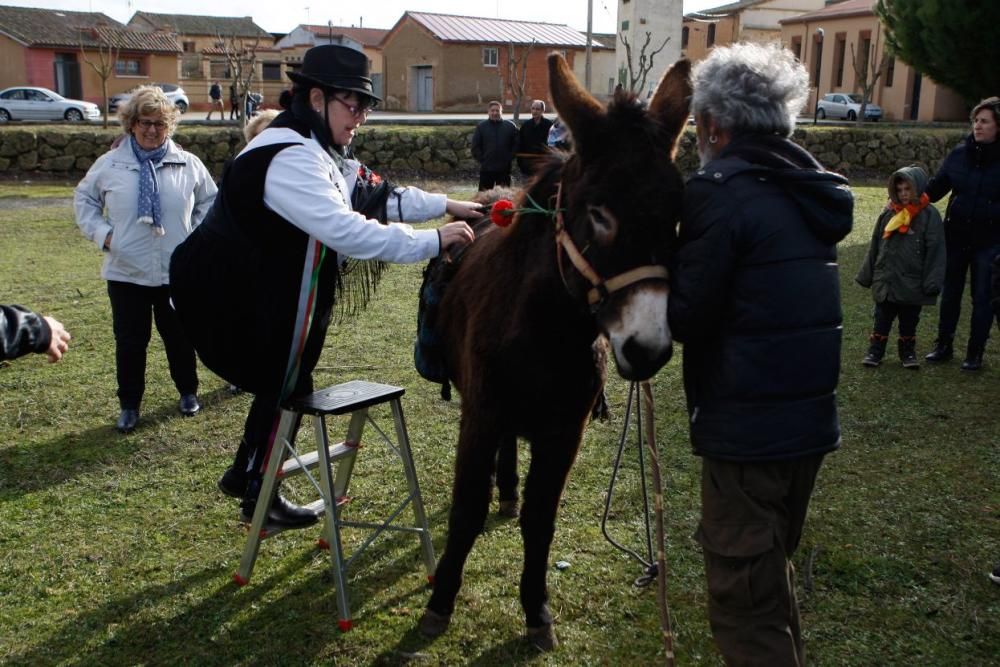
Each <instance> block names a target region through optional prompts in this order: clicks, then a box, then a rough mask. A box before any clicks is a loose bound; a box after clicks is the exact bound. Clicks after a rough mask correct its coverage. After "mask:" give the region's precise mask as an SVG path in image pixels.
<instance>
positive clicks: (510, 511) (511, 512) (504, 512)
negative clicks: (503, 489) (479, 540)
mask: <svg viewBox="0 0 1000 667" xmlns="http://www.w3.org/2000/svg"><path fill="white" fill-rule="evenodd" d="M497 514H499V515H500V516H505V517H509V518H512V519H515V518H517V515H518V508H517V499H516V498H515V499H514V500H501V501H500V509H499V510H497Z"/></svg>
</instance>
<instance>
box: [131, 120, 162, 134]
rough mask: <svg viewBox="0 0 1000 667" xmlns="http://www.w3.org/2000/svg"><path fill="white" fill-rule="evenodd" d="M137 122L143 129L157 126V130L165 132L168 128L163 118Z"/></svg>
mask: <svg viewBox="0 0 1000 667" xmlns="http://www.w3.org/2000/svg"><path fill="white" fill-rule="evenodd" d="M135 124H136V125H138V126H139V128H140V129H142V130H149V129H152V128H156V131H157V132H163V131H164V130H165V129H167V124H166V123H165V122H164V121H162V120H137V121H136V122H135Z"/></svg>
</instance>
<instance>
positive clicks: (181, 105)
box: [108, 83, 191, 113]
mask: <svg viewBox="0 0 1000 667" xmlns="http://www.w3.org/2000/svg"><path fill="white" fill-rule="evenodd" d="M149 85H150V86H156V87H157V88H159V89H160V90H162V91H163V94H164V95H166V96H167V99H168V100H170V101H171V102H173V103H174V106H175V107H177V111H179V112H180V113H187V110H188V107H189V106H191V102H190V101H189V100H188V96H187V93H186V92H184V89H183V88H181V87H180V86H178V85H177V84H176V83H151V84H149ZM130 97H132V91H131V90H130V91H128V92H126V93H118V94H116V95H112V96H111V97H109V98H108V105H109V110H110V111H118V105H120V104H124V103H125V102H127V101H128V100H129V98H130Z"/></svg>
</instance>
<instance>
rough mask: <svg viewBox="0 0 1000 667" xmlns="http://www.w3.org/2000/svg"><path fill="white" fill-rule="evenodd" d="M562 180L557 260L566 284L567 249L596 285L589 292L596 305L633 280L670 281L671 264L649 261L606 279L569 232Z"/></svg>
mask: <svg viewBox="0 0 1000 667" xmlns="http://www.w3.org/2000/svg"><path fill="white" fill-rule="evenodd" d="M561 203H562V181H559V184H558V185H557V186H556V206H555V210H556V217H555V223H556V263H557V264H558V265H559V276H560V277H561V278H562V281H563V285H567V289H568V284H567V282H566V274H565V273H564V272H563V264H562V251H563V250H565V251H566V256H567V257H569V261H570V263H571V264H572V265H573V267H574V268H576V270H577V271H579V272H580V275H582V276H583V277H584V278H586V279H587V280H588V281H589V282H590V284H591V285H593V286H594V287H593V288H592V289H590V290H588V291H587V304H588V305H590V306H591V307H592V308H596V307H598V306H600V304H601V302H603V301H604V300H605V299H606V298H608V296H609V295H610V294H612V293H614V292H617V291H618V290H621V289H624V288H626V287H628V286H629V285H632V284H633V283H637V282H639V281H640V280H668V279H669V277H670V274H669V273H668V272H667V267H665V266H660V265H658V264H647V265H646V266H638V267H636V268H634V269H630V270H628V271H625V272H624V273H619V274H618V275H616V276H614V277H612V278H609V279H608V280H604V279H603V278H601V276H600V275H599V274H598V273H597V271H594V267H592V266H591V265H590V262H588V261H587V259H586V258H585V257H584V256H583V253H581V252H580V250H579V249H578V248H577V247H576V244H575V243H573V239H572V238H570V235H569V233H568V232H567V231H566V223H565V222H564V221H563V214H562V207H561V206H560V204H561Z"/></svg>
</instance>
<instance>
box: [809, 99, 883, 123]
mask: <svg viewBox="0 0 1000 667" xmlns="http://www.w3.org/2000/svg"><path fill="white" fill-rule="evenodd" d="M859 113H861V96H860V95H858V94H857V93H827V94H826V95H824V96H823V99H821V100H820V101H819V102H817V103H816V117H817V118H819V119H820V120H823V119H824V118H846V119H847V120H857V119H858V114H859ZM880 118H882V108H881V107H880V106H879V105H877V104H875V103H874V102H869V103H868V104H867V106H865V120H879V119H880Z"/></svg>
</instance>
